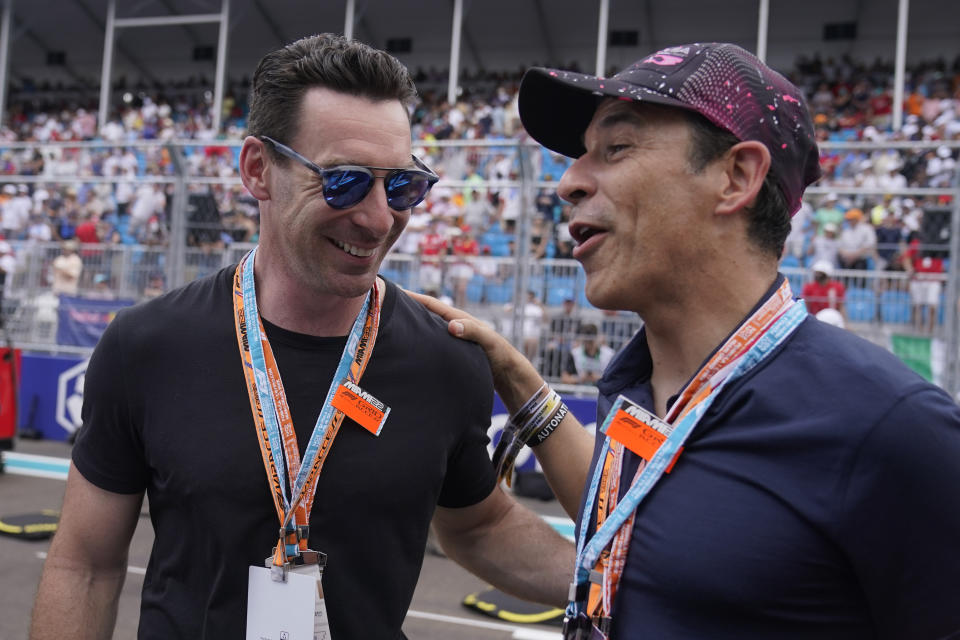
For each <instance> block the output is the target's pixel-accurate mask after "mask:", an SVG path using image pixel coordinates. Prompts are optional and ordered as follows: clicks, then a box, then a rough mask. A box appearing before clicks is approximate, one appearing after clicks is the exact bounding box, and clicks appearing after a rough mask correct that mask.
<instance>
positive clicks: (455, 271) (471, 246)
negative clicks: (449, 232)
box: [450, 225, 480, 307]
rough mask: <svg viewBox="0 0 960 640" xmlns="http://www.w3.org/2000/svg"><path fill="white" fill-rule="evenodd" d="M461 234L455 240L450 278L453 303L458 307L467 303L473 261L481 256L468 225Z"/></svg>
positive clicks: (462, 229) (478, 246) (463, 227)
mask: <svg viewBox="0 0 960 640" xmlns="http://www.w3.org/2000/svg"><path fill="white" fill-rule="evenodd" d="M460 230H461V232H462V233H461V234H460V235H458V236H455V237H454V239H453V247H452V250H453V266H451V267H450V277H451V279H452V280H453V302H454V305H456V306H458V307H463V306H464V305H466V303H467V284H469V282H470V279H471V278H473V274H474V269H473V261H474V258H475V257H476V256H479V255H480V245H479V244H478V243H477V239H476V238H475V237H474V235H473V229H471V228H470V227H469V226H468V225H464V226H462V227H461V228H460Z"/></svg>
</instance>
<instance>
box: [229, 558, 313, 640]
mask: <svg viewBox="0 0 960 640" xmlns="http://www.w3.org/2000/svg"><path fill="white" fill-rule="evenodd" d="M247 640H331V637H330V624H329V622H328V621H327V609H326V605H325V604H324V601H323V592H322V591H321V588H320V570H319V569H318V568H317V566H316V565H310V566H305V567H298V569H297V570H293V571H288V572H287V580H286V582H275V581H274V580H273V579H272V578H271V576H270V569H267V568H265V567H250V572H249V578H248V587H247Z"/></svg>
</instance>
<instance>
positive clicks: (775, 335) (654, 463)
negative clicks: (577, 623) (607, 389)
mask: <svg viewBox="0 0 960 640" xmlns="http://www.w3.org/2000/svg"><path fill="white" fill-rule="evenodd" d="M806 316H807V309H806V306H805V305H804V303H803V301H799V300H798V301H794V302H793V303H792V304H791V305H790V308H789V309H787V311H786V312H785V313H784V314H783V315H782V316H781V317H780V318H779V319H777V321H776V322H775V323H774V324H773V325H772V326H771V327H770V329H769V330H767V331H766V332H765V333H764V334H763V335H762V336H761V337H760V338H759V339H758V340H757V342H756V343H755V344H754V345H753V346H751V347H750V348H749V349H748V350H747V352H746V353H745V354H743V356H741V357H740V358H739V360H738V361H737V363H736V365H735V366H734V369H733V370H732V371H731V372H730V374H729V375H728V376H727V377H726V378H724V379H723V380H722V381H721V382H720V383H719V384H718V385H717V387H716V388H715V389H713V390H712V391H711V392H710V395H708V396H707V397H706V398H705V399H704V400H703V401H702V402H699V403H697V405H696V406H694V407H693V408H692V409H691V410H690V411H689V412H688V413H687V414H686V415H684V416H683V417H682V418H681V419H680V421H679V422H678V423H676V424H675V425H673V427H674V429H673V432H672V433H671V434H670V436H669V437H668V438H667V439H666V441H664V443H663V444H662V445H661V446H660V448H659V449H658V450H657V453H656V454H654V456H653V457H652V459H651V460H650V461H649V462H648V463H647V465H646V466H645V467H644V468H643V471H642V472H641V473H640V477H639V478H637V479H636V481H635V482H634V483H633V485H631V487H630V489H629V490H628V491H627V494H626V495H625V496H624V497H623V499H622V500H620V502H619V503H618V504H617V506H616V508H615V509H614V510H613V512H612V513H611V514H610V515H609V516H608V517H607V518H606V520H605V521H604V523H603V525H602V526H601V527H600V528H599V529H598V530H597V531H596V532H594V534H593V536H592V537H591V538H590V539H589V540H587V529H588V528H589V522H590V518H591V517H592V515H593V510H594V505H595V503H596V499H597V494H598V492H599V489H600V480H601V476H602V475H603V466H604V460H605V459H606V455H607V452H608V451H609V450H610V438H609V437H607V438H606V439H605V440H604V443H603V447H602V448H601V450H600V456H599V457H598V458H597V463H596V466H595V467H594V469H593V476H592V478H591V479H590V485H589V488H588V490H587V499H586V502H585V503H584V507H583V522H581V525H580V530H579V531H578V532H577V566H576V569H575V571H574V583H575V584H576V585H577V586H578V587H581V589H580V590H579V592H580V593H582V592H583V589H582V587H583V586H585V585H587V584H588V583H589V581H590V571H591V570H592V569H593V568H594V567H595V566H596V564H597V559H598V558H599V557H600V554H601V553H603V550H604V549H606V547H607V545H608V544H610V541H611V540H612V539H613V537H614V536H615V535H616V533H617V531H618V530H619V529H620V527H621V526H622V525H623V523H624V522H626V521H627V519H628V518H629V517H630V514H632V513H633V512H634V511H636V509H637V507H638V506H639V505H640V503H641V502H642V501H643V499H644V498H645V497H646V496H647V494H649V492H650V489H652V488H653V486H654V485H655V484H656V483H657V481H658V480H659V479H660V477H661V476H662V475H663V472H664V470H665V469H666V468H667V466H668V465H669V464H670V462H671V461H672V460H673V458H674V457H675V456H676V455H677V452H678V451H679V450H680V448H681V447H682V446H683V444H684V442H686V440H687V437H688V436H689V435H690V434H691V433H692V432H693V430H694V428H695V427H696V426H697V423H698V422H699V421H700V418H702V417H703V415H704V414H705V413H706V411H707V409H709V408H710V405H711V404H713V401H714V400H715V399H716V398H717V396H718V395H719V394H720V392H721V391H722V390H723V388H724V387H725V386H726V385H727V383H729V382H732V381H733V380H736V379H737V378H739V377H741V376H743V375H744V374H745V373H747V372H748V371H750V369H752V368H753V367H755V366H756V365H757V364H758V363H759V362H761V361H762V360H763V359H764V358H766V357H767V356H768V355H770V353H771V352H772V351H773V350H774V349H775V348H776V347H777V346H778V345H780V344H781V343H782V342H783V341H784V340H785V339H786V338H787V337H788V336H789V335H790V334H791V333H793V331H794V330H795V329H796V328H797V327H799V326H800V323H801V322H803V320H804V318H806ZM624 402H629V400H627V399H626V398H624V397H623V396H620V397H619V398H617V401H616V402H614V404H613V406H612V407H611V409H610V412H609V413H607V416H606V418H604V421H603V424H602V425H601V427H600V431H602V432H605V431H606V430H607V427H608V426H609V425H610V422H611V421H612V420H613V417H614V416H615V415H616V413H617V410H618V409H619V408H620V407H621V406H622V405H623V403H624ZM583 605H584V601H582V600H579V599H577V600H575V599H574V596H573V595H571V601H570V604H569V605H568V607H567V614H568V615H571V616H576V615H577V613H578V612H580V611H582V610H583V608H584V607H583Z"/></svg>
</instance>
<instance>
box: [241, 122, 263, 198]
mask: <svg viewBox="0 0 960 640" xmlns="http://www.w3.org/2000/svg"><path fill="white" fill-rule="evenodd" d="M269 166H270V164H269V162H268V159H267V146H266V144H265V143H264V142H263V141H262V140H260V139H258V138H255V137H254V136H247V137H246V138H244V140H243V146H242V147H240V179H241V180H242V181H243V186H245V187H246V188H247V191H249V192H250V195H252V196H253V197H254V198H256V199H257V200H269V199H270V188H269V185H268V181H267V178H268V174H269Z"/></svg>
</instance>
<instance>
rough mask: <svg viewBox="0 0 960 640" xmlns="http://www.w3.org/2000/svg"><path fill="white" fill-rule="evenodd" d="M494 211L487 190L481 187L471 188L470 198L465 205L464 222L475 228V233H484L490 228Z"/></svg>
mask: <svg viewBox="0 0 960 640" xmlns="http://www.w3.org/2000/svg"><path fill="white" fill-rule="evenodd" d="M493 213H494V212H493V207H492V206H491V205H490V199H489V198H488V197H487V192H486V191H480V190H479V189H473V190H471V192H470V198H469V199H468V200H467V202H466V203H465V204H464V205H463V222H464V224H466V225H467V226H469V227H470V228H471V229H473V231H474V233H476V234H482V233H483V232H484V231H486V230H487V229H488V228H490V222H491V218H492V217H493Z"/></svg>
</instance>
